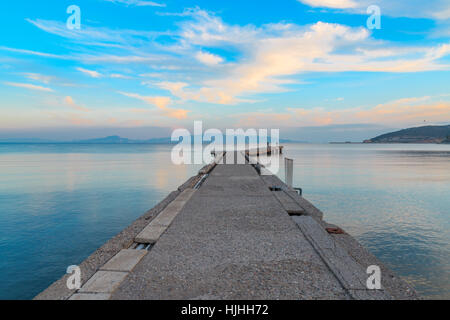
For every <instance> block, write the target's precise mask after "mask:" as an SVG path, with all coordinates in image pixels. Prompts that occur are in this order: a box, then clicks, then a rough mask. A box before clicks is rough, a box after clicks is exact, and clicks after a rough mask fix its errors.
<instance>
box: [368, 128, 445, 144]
mask: <svg viewBox="0 0 450 320" xmlns="http://www.w3.org/2000/svg"><path fill="white" fill-rule="evenodd" d="M364 143H450V125H445V126H423V127H415V128H408V129H403V130H400V131H395V132H390V133H386V134H383V135H380V136H378V137H375V138H372V139H368V140H364Z"/></svg>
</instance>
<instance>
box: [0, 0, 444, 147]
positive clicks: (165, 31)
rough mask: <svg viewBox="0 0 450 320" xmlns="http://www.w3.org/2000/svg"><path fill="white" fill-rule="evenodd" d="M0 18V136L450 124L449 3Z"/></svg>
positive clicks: (326, 2)
mask: <svg viewBox="0 0 450 320" xmlns="http://www.w3.org/2000/svg"><path fill="white" fill-rule="evenodd" d="M70 5H77V6H78V7H80V9H81V30H69V29H68V28H67V25H66V20H67V19H68V17H69V16H70V15H69V14H67V12H66V9H67V7H69V6H70ZM369 5H378V6H379V7H380V9H381V29H373V30H369V29H368V28H367V25H366V21H367V19H368V17H369V15H368V14H367V8H368V6H369ZM0 18H1V22H0V26H1V29H2V37H1V42H0V94H1V104H0V135H2V136H3V137H6V136H5V134H10V135H9V136H11V134H19V133H24V132H27V133H30V134H32V135H35V136H39V133H42V132H52V134H55V133H58V132H60V133H63V132H64V131H65V130H66V131H67V132H71V133H74V132H77V131H79V132H82V133H83V134H86V133H88V132H92V135H94V133H95V134H96V135H98V134H99V130H98V129H99V128H106V129H108V130H109V131H108V132H114V130H116V129H119V128H122V129H124V128H125V129H126V128H136V129H139V132H140V134H141V135H145V133H143V132H145V130H143V128H147V127H164V128H176V127H191V126H192V123H193V121H194V120H203V121H204V124H205V125H204V126H205V127H217V128H232V127H255V128H260V127H263V128H268V127H269V128H280V129H281V133H282V136H283V130H284V131H285V132H289V133H290V136H289V137H290V138H298V140H302V139H301V138H302V137H295V132H296V131H295V128H308V127H317V126H319V127H320V126H323V127H328V128H330V127H332V128H336V126H337V127H341V128H349V129H348V130H349V132H351V131H352V130H354V128H355V125H358V126H357V127H358V128H360V127H361V126H362V128H364V126H367V128H401V127H406V126H416V125H422V124H424V123H426V124H440V123H448V122H450V90H449V89H450V73H449V66H450V40H449V38H450V2H449V1H447V0H430V1H419V0H409V1H407V0H398V1H389V0H381V1H366V0H283V1H250V0H249V1H235V0H227V1H214V0H208V1H171V0H168V1H164V0H162V1H155V2H151V1H138V0H71V1H14V2H11V1H2V2H1V4H0ZM302 130H303V129H302ZM358 130H360V129H358ZM380 130H381V129H380ZM116 131H117V130H116ZM105 132H106V131H105ZM302 132H304V130H303V131H302ZM164 134H165V133H164ZM149 135H150V133H149V134H148V135H147V136H149ZM151 135H152V136H154V130H152V134H151ZM73 136H74V137H75V136H76V134H74V135H73ZM369 137H370V136H369ZM369 137H368V138H369ZM358 138H359V135H358Z"/></svg>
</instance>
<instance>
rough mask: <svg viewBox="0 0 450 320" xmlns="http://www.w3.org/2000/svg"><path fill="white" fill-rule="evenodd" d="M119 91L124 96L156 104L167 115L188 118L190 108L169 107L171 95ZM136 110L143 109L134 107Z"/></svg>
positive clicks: (175, 117)
mask: <svg viewBox="0 0 450 320" xmlns="http://www.w3.org/2000/svg"><path fill="white" fill-rule="evenodd" d="M119 93H120V94H122V95H124V96H127V97H130V98H134V99H138V100H141V101H144V102H145V103H148V104H151V105H154V106H156V107H157V108H158V109H160V110H161V111H162V112H163V114H164V115H165V116H167V117H169V118H174V119H185V118H187V114H188V112H189V111H188V110H184V109H172V108H169V107H168V105H169V104H171V102H172V100H171V99H170V98H169V97H148V96H141V95H139V94H136V93H128V92H119ZM136 110H139V111H141V112H142V111H143V110H142V109H133V111H134V112H136Z"/></svg>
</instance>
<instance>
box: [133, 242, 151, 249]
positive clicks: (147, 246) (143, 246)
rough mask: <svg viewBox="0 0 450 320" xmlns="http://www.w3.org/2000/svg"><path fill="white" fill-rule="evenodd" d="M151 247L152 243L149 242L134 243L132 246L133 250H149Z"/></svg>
mask: <svg viewBox="0 0 450 320" xmlns="http://www.w3.org/2000/svg"><path fill="white" fill-rule="evenodd" d="M151 248H152V244H150V243H136V245H135V246H134V249H135V250H150V249H151Z"/></svg>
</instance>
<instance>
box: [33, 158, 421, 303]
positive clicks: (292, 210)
mask: <svg viewBox="0 0 450 320" xmlns="http://www.w3.org/2000/svg"><path fill="white" fill-rule="evenodd" d="M230 157H238V158H239V157H243V155H242V154H241V153H239V152H238V153H234V154H233V153H227V154H226V156H225V158H226V159H225V161H224V162H225V163H224V164H217V165H215V164H213V165H210V166H209V167H207V168H206V169H205V170H204V171H203V172H202V173H201V174H199V176H198V177H196V178H195V179H191V180H192V181H188V182H187V183H186V184H185V185H183V186H182V187H180V189H179V190H177V191H176V192H175V193H173V194H171V196H169V197H168V198H166V199H165V200H164V201H163V202H162V204H160V205H159V207H158V206H157V207H156V208H154V209H152V210H153V211H152V210H151V211H150V212H149V213H147V214H146V215H144V217H143V218H142V219H141V220H138V221H136V222H135V223H134V224H133V225H132V226H130V227H129V228H128V229H127V230H125V231H124V232H123V233H122V234H120V235H118V236H117V237H115V238H114V239H112V240H111V241H110V242H109V243H108V244H106V245H105V246H104V247H102V248H100V249H99V250H98V251H97V252H96V253H94V254H93V255H92V256H91V257H89V258H88V259H87V261H85V262H84V263H83V264H81V265H80V267H81V269H82V272H83V274H82V275H83V281H82V282H83V285H82V287H81V289H79V290H69V289H67V287H66V286H65V283H66V280H67V277H68V275H66V276H65V277H63V278H62V279H61V280H59V281H57V282H55V283H54V284H53V285H52V286H51V287H49V288H48V289H47V290H46V291H44V292H43V293H41V294H40V295H39V296H37V297H36V299H72V300H84V299H345V300H347V299H417V298H418V296H417V294H416V292H415V291H414V289H412V288H411V287H410V286H409V285H408V284H407V283H406V282H404V281H402V280H401V279H400V278H398V277H396V276H395V275H394V274H393V273H392V271H390V270H389V269H388V268H386V267H385V266H384V265H382V263H381V262H379V261H378V260H377V259H376V258H375V257H374V256H373V255H371V254H370V253H369V252H368V251H367V250H365V249H364V248H363V247H362V246H361V245H359V244H358V243H357V242H356V240H354V239H353V238H352V237H351V236H349V235H348V234H346V233H345V232H344V233H342V232H337V233H333V232H332V233H329V232H328V231H327V228H330V227H331V228H332V229H329V230H339V229H338V228H336V226H331V225H328V224H327V223H326V222H324V221H323V220H322V213H321V212H320V211H319V210H318V209H317V208H315V207H314V206H313V205H311V204H310V203H309V202H308V201H307V200H305V199H304V198H303V197H301V196H300V195H298V194H297V192H295V191H294V190H292V189H290V188H289V187H288V186H286V185H285V184H284V183H283V182H281V181H280V180H279V179H278V178H277V177H276V176H273V175H260V173H259V172H258V170H256V169H255V167H254V166H253V165H251V164H249V163H247V164H227V163H230V162H231V161H230ZM217 162H219V161H217ZM205 172H209V175H208V176H207V177H206V179H205V178H204V177H205V175H204V173H205ZM202 178H204V179H202ZM194 186H196V187H197V188H196V189H195V188H193V187H194ZM274 187H276V188H274ZM279 187H281V190H280V188H279ZM369 265H377V266H379V267H380V268H381V271H382V273H381V280H382V289H381V290H370V289H368V288H367V285H366V281H367V278H368V277H369V275H368V274H367V273H366V270H367V267H368V266H369Z"/></svg>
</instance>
